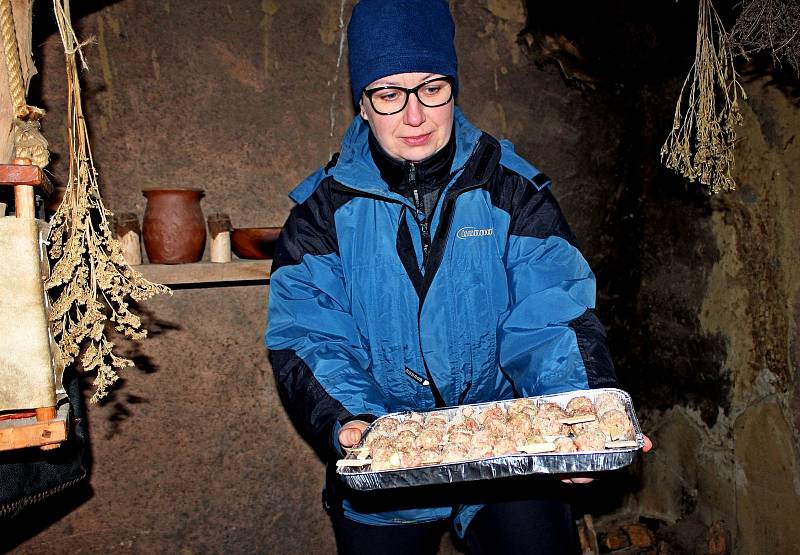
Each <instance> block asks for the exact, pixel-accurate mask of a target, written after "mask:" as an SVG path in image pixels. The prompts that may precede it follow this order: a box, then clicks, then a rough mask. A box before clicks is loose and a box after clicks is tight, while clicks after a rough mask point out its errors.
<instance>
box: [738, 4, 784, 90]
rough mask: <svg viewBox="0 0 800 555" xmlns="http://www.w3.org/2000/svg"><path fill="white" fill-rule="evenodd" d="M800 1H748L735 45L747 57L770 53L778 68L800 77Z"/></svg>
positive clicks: (741, 16) (743, 10) (743, 11)
mask: <svg viewBox="0 0 800 555" xmlns="http://www.w3.org/2000/svg"><path fill="white" fill-rule="evenodd" d="M798 35H800V0H744V2H743V7H742V13H741V14H740V15H739V19H737V20H736V23H735V24H734V26H733V29H731V41H732V43H733V45H734V46H735V47H738V48H739V49H740V50H741V51H742V52H743V53H744V54H745V56H746V55H748V54H751V53H754V52H760V51H762V50H769V51H770V53H771V54H772V60H773V61H774V62H775V65H777V66H779V67H780V66H781V65H782V63H783V62H787V63H788V64H789V65H790V66H792V68H793V69H794V71H795V73H797V74H798V75H800V40H798V39H800V36H798Z"/></svg>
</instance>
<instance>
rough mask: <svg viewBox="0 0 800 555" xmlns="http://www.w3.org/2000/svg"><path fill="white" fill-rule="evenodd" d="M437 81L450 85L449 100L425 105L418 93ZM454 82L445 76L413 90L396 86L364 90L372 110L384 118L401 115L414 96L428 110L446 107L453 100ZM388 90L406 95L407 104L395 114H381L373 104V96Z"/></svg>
mask: <svg viewBox="0 0 800 555" xmlns="http://www.w3.org/2000/svg"><path fill="white" fill-rule="evenodd" d="M436 81H445V82H447V83H448V84H449V85H450V96H449V97H448V98H447V100H445V101H444V102H442V103H441V104H434V105H433V106H431V105H430V104H425V102H424V101H423V100H422V99H421V98H420V97H419V94H417V93H418V91H419V90H420V89H421V88H422V87H424V86H426V85H430V84H431V83H435V82H436ZM453 81H454V79H453V78H452V77H450V76H448V75H445V76H444V77H434V78H433V79H428V80H426V81H423V82H422V83H420V84H419V85H417V86H416V87H414V88H412V89H407V88H405V87H398V86H396V85H384V86H381V87H375V88H373V89H364V96H366V97H367V100H369V104H370V106H372V109H373V110H375V112H376V113H378V114H380V115H382V116H391V115H394V114H399V113H400V112H402V111H403V110H405V109H406V106H408V99H409V98H410V97H411V95H412V94H413V95H414V96H416V97H417V100H418V101H419V103H420V104H422V105H423V106H425V107H426V108H439V107H440V106H445V105H446V104H449V103H450V102H451V101H452V100H453ZM387 90H389V91H398V92H404V93H406V100H405V102H403V105H402V106H401V107H400V108H399V109H397V110H395V111H394V112H381V111H380V110H378V109H377V108H376V107H375V103H374V102H372V95H374V94H375V93H377V92H380V91H387Z"/></svg>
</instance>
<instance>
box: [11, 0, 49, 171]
mask: <svg viewBox="0 0 800 555" xmlns="http://www.w3.org/2000/svg"><path fill="white" fill-rule="evenodd" d="M0 34H2V42H3V53H4V56H3V58H4V59H5V62H6V69H7V70H8V71H7V73H8V89H9V92H10V94H11V102H12V103H13V104H14V115H15V120H14V157H16V158H30V159H31V161H32V162H33V163H34V164H36V165H37V166H39V167H40V168H44V167H45V166H47V164H48V163H49V162H50V152H49V151H48V149H47V140H46V139H45V138H44V136H43V135H42V133H41V126H40V123H39V120H40V119H41V118H42V117H44V113H45V112H44V110H42V109H41V108H36V107H35V106H28V104H27V102H26V100H25V87H24V80H23V78H22V64H21V63H20V59H19V44H18V43H17V31H16V27H15V26H14V13H13V12H12V10H11V0H0Z"/></svg>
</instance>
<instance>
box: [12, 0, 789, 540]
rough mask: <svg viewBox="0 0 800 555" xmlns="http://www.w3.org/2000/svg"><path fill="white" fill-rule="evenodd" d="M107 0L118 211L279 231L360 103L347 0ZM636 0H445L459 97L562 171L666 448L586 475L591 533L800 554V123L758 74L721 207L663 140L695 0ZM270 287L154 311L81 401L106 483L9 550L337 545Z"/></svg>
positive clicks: (41, 512)
mask: <svg viewBox="0 0 800 555" xmlns="http://www.w3.org/2000/svg"><path fill="white" fill-rule="evenodd" d="M91 4H92V6H88V5H83V4H82V5H81V6H75V7H74V12H75V13H74V14H73V17H74V18H76V20H77V21H76V27H77V28H78V31H79V33H80V34H81V35H82V36H83V37H89V36H94V37H95V41H94V43H93V44H92V45H90V46H88V47H87V49H86V56H87V62H88V64H89V69H88V71H86V72H85V73H84V92H85V102H86V113H87V118H88V120H89V124H90V126H91V133H92V141H93V142H92V148H93V153H94V157H95V161H96V164H97V167H98V170H99V172H100V184H101V187H102V190H103V194H104V197H105V199H106V202H107V204H108V205H109V207H110V208H111V209H113V210H116V211H120V212H136V213H137V214H139V216H140V217H141V215H142V213H143V211H144V197H143V196H142V195H141V189H142V188H144V187H153V186H162V185H179V186H193V187H203V188H204V189H205V191H206V196H205V198H204V200H203V207H204V209H205V211H206V213H210V212H227V213H228V214H230V215H231V217H232V219H233V223H234V225H235V226H259V225H280V224H281V223H282V222H283V220H284V219H285V217H286V214H287V212H288V210H289V208H290V206H291V205H290V201H289V200H288V198H287V197H286V193H287V192H288V191H289V190H290V189H291V188H292V187H293V186H294V184H296V183H297V182H298V181H299V180H300V179H302V178H303V177H304V176H305V175H307V174H308V173H310V172H311V171H313V170H314V169H316V168H317V167H318V166H319V165H321V164H324V163H325V162H326V161H327V160H328V158H329V157H330V155H331V154H332V153H333V152H335V151H336V150H337V144H338V140H339V137H340V136H341V134H342V132H343V130H344V129H345V128H346V126H347V125H348V123H349V121H350V119H351V118H352V116H353V111H352V108H351V106H350V100H349V99H350V95H349V88H348V85H347V71H346V44H344V43H343V42H342V36H341V29H340V22H346V21H347V17H348V14H349V9H350V7H351V6H352V4H353V1H352V0H341V2H336V3H331V2H321V1H320V0H293V1H292V2H285V1H280V0H263V1H262V2H260V3H253V2H235V1H228V2H193V1H190V0H160V1H151V0H147V1H138V2H133V1H131V0H121V1H118V2H104V3H91ZM633 4H635V3H633ZM633 4H632V3H630V2H628V3H625V2H623V3H620V6H619V8H618V9H616V10H608V9H605V8H603V7H596V8H594V9H591V8H587V9H586V10H585V13H582V14H578V13H566V14H565V13H560V14H559V13H548V8H546V7H543V6H542V5H541V3H531V5H532V6H533V7H530V8H529V7H527V6H526V5H524V3H523V2H522V1H521V0H465V1H460V2H455V1H454V2H451V5H452V7H453V11H454V15H455V18H456V22H457V26H458V32H457V43H458V44H457V46H458V50H459V56H460V68H461V75H460V76H461V83H462V92H461V96H460V98H459V104H460V105H461V107H462V108H463V109H464V111H465V113H466V114H467V115H468V116H469V117H470V118H471V119H473V121H475V123H476V124H478V125H479V126H481V127H483V128H484V129H486V130H487V131H490V132H492V133H494V134H496V135H498V136H500V137H506V138H510V139H511V140H513V141H514V142H515V144H516V145H517V150H518V151H519V152H520V153H521V154H522V155H523V156H525V157H527V158H528V159H530V160H531V161H532V162H533V163H534V164H536V165H537V166H538V167H539V168H540V169H542V170H543V171H545V172H546V173H547V174H548V175H550V176H551V177H552V178H553V180H554V182H555V186H554V192H555V194H556V195H557V197H558V198H559V200H560V202H561V204H562V208H563V209H564V211H565V213H566V215H567V217H568V219H569V220H570V222H571V224H572V226H573V228H574V230H575V232H576V234H577V236H578V238H579V241H580V243H581V245H582V247H583V250H584V252H585V253H586V256H587V258H588V260H589V262H590V263H591V264H592V266H593V268H594V269H595V271H596V274H597V278H598V288H599V300H598V304H599V306H598V313H599V315H600V317H601V319H602V320H603V321H604V322H605V324H606V325H607V327H608V330H609V337H610V341H611V344H612V351H613V354H614V356H615V359H616V361H617V367H618V371H619V374H620V378H621V381H622V383H623V386H624V387H625V388H626V389H628V390H630V391H631V392H632V394H633V395H634V399H635V402H636V405H637V407H638V408H639V409H640V415H641V418H642V423H643V427H644V428H645V431H647V432H649V433H650V434H651V435H652V437H653V438H654V440H655V442H656V446H657V447H656V449H655V451H654V452H653V454H651V455H649V456H647V457H643V458H642V459H641V460H639V461H638V462H637V464H636V465H634V466H633V467H632V468H631V469H630V470H628V471H624V472H620V473H616V474H614V475H612V476H604V477H603V479H601V480H598V481H597V482H596V483H595V484H593V485H591V486H587V487H586V489H583V490H580V493H578V494H577V495H576V501H577V502H578V504H577V506H578V508H579V510H581V511H583V512H585V513H586V514H587V515H590V516H592V517H593V519H590V518H587V519H584V522H589V523H590V524H591V527H592V529H593V530H594V532H593V534H594V535H596V536H597V537H599V538H600V540H601V543H602V541H606V540H608V539H609V538H614V537H616V538H620V537H621V535H620V534H617V532H618V531H619V530H623V532H624V535H625V538H628V540H630V538H631V537H638V538H649V539H648V540H647V541H649V542H650V545H651V547H642V548H641V549H645V550H646V549H656V548H655V547H652V546H655V545H658V544H660V545H661V546H662V547H663V549H662V552H670V551H666V550H667V549H673V551H674V552H676V553H680V552H687V553H692V552H702V551H703V550H706V551H709V552H712V551H711V549H710V548H709V546H710V545H711V546H712V547H713V546H718V545H719V542H717V543H714V541H716V539H719V538H720V537H721V538H728V539H730V542H729V543H728V544H726V545H727V549H731V545H732V546H733V547H732V549H733V550H734V551H735V552H737V553H754V552H763V551H768V552H791V551H792V548H793V547H794V548H796V547H797V546H798V545H800V539H798V532H797V529H796V527H793V526H791V525H790V524H791V523H790V519H791V516H792V515H794V514H796V513H797V511H796V510H795V509H796V508H797V507H796V506H797V499H798V495H797V493H798V492H797V487H798V485H797V484H798V481H799V477H800V472H799V470H800V469H798V459H797V451H796V444H797V439H798V428H799V427H800V420H799V419H800V417H798V414H800V407H798V402H800V401H798V399H800V395H799V392H798V391H797V388H798V385H797V384H798V381H797V378H796V371H797V364H798V362H797V361H798V355H800V351H798V349H799V348H798V342H797V320H798V314H800V298H798V287H800V280H798V274H797V272H798V270H797V269H796V267H797V265H796V264H794V263H796V262H797V259H798V247H797V242H796V240H795V239H796V238H797V237H798V231H800V230H798V225H800V223H798V220H797V218H796V214H797V213H798V210H797V209H798V206H797V204H798V197H797V194H796V193H795V192H794V187H795V183H796V182H797V178H798V172H800V168H798V160H800V156H798V154H800V153H799V152H798V148H800V146H798V144H799V143H798V141H797V140H796V139H795V137H796V136H797V133H798V131H800V119H799V118H800V116H798V111H797V107H796V105H795V104H793V103H792V101H791V98H790V96H789V95H787V94H786V93H785V92H784V91H782V90H780V89H779V88H777V87H776V86H775V85H774V84H770V83H769V82H768V80H767V79H766V78H754V79H753V80H752V81H751V82H749V83H748V84H747V89H748V93H749V94H750V97H751V98H750V101H749V103H748V104H747V108H746V114H745V125H744V127H743V128H742V129H741V137H742V140H741V142H740V144H739V145H738V148H737V170H736V171H737V181H738V182H739V184H740V186H739V190H738V192H736V193H734V194H729V195H724V196H720V197H716V198H714V199H709V198H708V197H706V196H705V195H704V194H702V193H700V192H698V190H697V187H696V185H686V184H685V183H684V182H683V181H682V180H680V179H678V178H676V177H674V176H672V175H671V174H670V172H668V171H666V170H664V169H663V168H661V167H660V165H659V163H658V150H659V148H660V146H661V143H662V142H663V140H664V138H665V137H666V131H667V130H668V125H669V123H670V121H671V117H672V110H673V107H674V104H673V103H674V99H675V98H676V97H677V91H678V90H679V88H680V84H681V82H682V79H683V75H685V71H687V70H688V62H687V61H686V60H687V59H691V48H692V47H693V44H694V41H693V38H692V34H693V31H694V24H693V23H692V24H688V25H687V24H686V22H691V21H692V17H693V10H694V8H693V7H686V6H683V5H676V3H674V2H666V1H665V2H655V3H654V4H653V7H654V9H655V10H656V12H655V13H656V15H657V17H656V18H653V17H652V16H650V15H647V16H646V15H645V14H642V13H639V12H637V11H636V10H634V9H633V8H632V6H633ZM36 8H37V11H36V12H35V13H34V45H35V46H36V47H37V48H36V49H35V61H36V63H37V66H38V68H39V72H40V75H39V76H37V77H36V78H35V79H34V81H33V83H32V87H33V93H34V94H35V95H38V96H39V97H40V98H41V101H40V103H41V104H42V105H44V107H45V108H47V109H48V110H49V115H48V118H47V120H46V125H45V134H46V136H47V137H48V139H49V140H50V141H51V145H52V149H53V151H54V153H55V154H56V155H57V156H60V157H61V159H57V160H55V161H54V163H53V165H52V172H53V178H54V180H55V181H56V182H57V183H58V182H60V183H63V182H64V181H65V175H64V172H65V169H66V164H65V163H64V158H65V157H66V150H65V147H64V131H63V128H62V122H63V121H64V120H65V115H64V110H65V106H64V97H65V83H64V67H63V57H62V52H61V50H60V49H61V46H60V43H59V39H58V37H57V35H55V34H52V31H53V23H52V16H51V15H50V13H49V11H48V10H49V9H50V8H49V6H48V4H47V3H41V4H38V5H37V6H36ZM550 9H551V10H557V7H552V8H550ZM561 9H562V10H564V11H567V12H569V10H572V11H573V12H574V7H573V8H570V7H569V6H564V7H563V8H561ZM555 16H558V17H555ZM681 22H683V24H682V25H683V26H682V27H681ZM670 26H672V27H670ZM684 27H686V28H688V30H686V29H684V30H683V31H682V32H677V30H678V29H683V28H684ZM524 29H527V30H528V33H522V34H520V33H521V32H522V31H523V30H524ZM609 29H613V32H608V31H609ZM672 31H676V32H672ZM544 39H546V40H544ZM687 41H688V42H687ZM684 43H685V44H684ZM39 45H41V47H39ZM682 45H683V46H682ZM687 54H688V56H689V58H686V56H687ZM651 56H652V57H658V59H659V60H662V63H661V64H655V65H654V64H653V63H652V60H651V59H650V57H651ZM551 62H552V63H551ZM682 72H683V75H681V73H682ZM266 296H267V287H266V286H236V285H234V286H228V287H216V288H188V289H180V290H177V291H176V292H175V294H174V295H173V296H172V297H162V298H157V299H154V300H152V301H148V302H147V303H146V304H144V305H143V306H142V310H144V311H145V316H146V320H147V321H148V324H149V327H150V329H151V330H152V334H151V335H152V336H151V337H150V338H149V339H148V340H146V341H145V342H144V343H143V344H141V345H140V346H127V347H126V349H131V354H132V355H133V356H135V357H136V358H135V360H136V361H137V367H136V368H135V369H129V370H127V371H125V373H124V383H122V384H121V386H120V387H119V388H118V389H117V390H115V391H114V392H113V393H112V395H111V396H110V398H109V399H108V400H107V401H106V402H104V403H103V404H101V405H97V406H92V407H90V432H91V438H92V447H93V457H94V466H93V474H92V479H91V483H90V485H87V486H84V487H82V488H80V489H78V490H75V491H71V492H68V493H66V494H64V495H62V496H60V497H58V498H56V499H54V500H52V501H51V502H49V503H45V504H42V505H41V506H40V507H38V508H36V509H32V510H30V511H28V512H27V513H26V514H25V515H24V517H21V518H18V519H17V521H16V526H15V527H14V530H13V531H9V534H7V535H4V539H3V540H0V541H5V542H6V545H7V547H15V549H14V552H18V553H40V552H43V551H46V552H48V553H61V552H65V553H66V552H74V551H82V552H89V553H106V552H108V551H111V550H116V551H121V552H148V553H149V552H181V553H206V552H231V553H245V552H246V553H250V552H261V553H331V552H333V538H332V533H331V531H330V527H329V525H328V521H327V518H326V516H325V514H324V512H323V510H322V508H321V505H320V501H319V493H320V488H321V483H322V466H321V464H320V462H319V461H318V460H317V458H316V457H315V455H314V453H313V451H312V450H311V449H310V448H309V447H308V446H307V445H306V444H305V443H304V442H303V441H302V440H301V439H300V438H299V436H298V435H297V433H296V432H295V430H294V429H293V427H292V426H291V424H290V423H289V421H288V419H287V418H286V416H285V413H284V411H283V408H282V407H281V405H280V401H279V399H278V397H277V394H276V391H275V389H274V384H273V382H272V375H271V371H270V369H269V366H268V364H267V362H266V360H265V358H264V351H263V347H262V342H261V336H262V333H263V329H264V325H265V312H266V309H265V301H266ZM86 382H87V388H88V387H90V382H91V377H89V378H88V379H87V380H86ZM631 524H636V525H637V526H639V528H632V527H631ZM623 525H624V526H627V528H623V527H622V526H623ZM643 528H644V531H643ZM625 530H627V531H625ZM636 530H639V532H641V533H638V535H637V533H635V532H636ZM645 532H646V533H645ZM615 534H616V535H615ZM628 540H626V541H628ZM712 540H714V541H712ZM723 543H724V542H723ZM604 545H605V546H606V547H605V548H606V549H611V548H612V547H613V548H614V549H616V548H619V549H631V547H630V546H629V545H630V541H628V546H625V541H621V540H620V541H618V542H617V543H616V544H613V546H611V547H610V546H609V544H608V543H606V544H604ZM764 546H769V548H768V549H766V550H764V549H761V548H762V547H764ZM773 547H774V549H773ZM454 549H455V548H454V547H453V546H452V545H451V544H450V542H449V540H447V539H445V540H444V541H443V545H442V552H443V553H449V552H453V551H454ZM641 549H640V550H641ZM722 552H724V551H722Z"/></svg>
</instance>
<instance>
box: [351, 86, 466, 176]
mask: <svg viewBox="0 0 800 555" xmlns="http://www.w3.org/2000/svg"><path fill="white" fill-rule="evenodd" d="M436 77H443V76H442V75H439V74H436V73H398V74H396V75H390V76H388V77H383V78H381V79H378V80H377V81H373V82H372V83H370V84H369V86H367V89H373V88H375V87H382V86H389V85H391V86H398V87H404V88H406V89H412V88H414V87H416V86H417V85H419V84H420V83H422V82H423V81H427V80H429V79H434V78H436ZM454 104H455V103H454V102H453V101H452V100H451V101H450V102H448V103H447V104H445V105H444V106H437V107H436V108H428V107H427V106H423V105H422V104H420V102H419V99H418V98H417V97H416V95H413V94H410V95H409V96H408V104H406V107H405V108H403V110H402V111H400V112H398V113H397V114H391V115H388V116H386V115H383V114H379V113H377V112H376V111H375V110H374V109H373V107H372V104H370V101H369V99H367V98H366V97H365V96H364V95H362V96H361V117H362V118H364V119H365V120H366V121H367V123H368V124H369V126H370V129H372V133H373V134H374V135H375V137H376V138H377V139H378V143H379V144H380V145H381V147H383V150H385V151H386V152H387V153H388V154H389V156H391V157H393V158H395V159H398V160H409V161H413V162H418V161H420V160H424V159H425V158H427V157H429V156H430V155H432V154H434V153H435V152H438V151H439V150H440V149H441V148H442V147H444V146H445V145H446V144H447V142H448V141H449V140H450V134H451V133H452V132H453V111H454V108H453V105H454Z"/></svg>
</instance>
